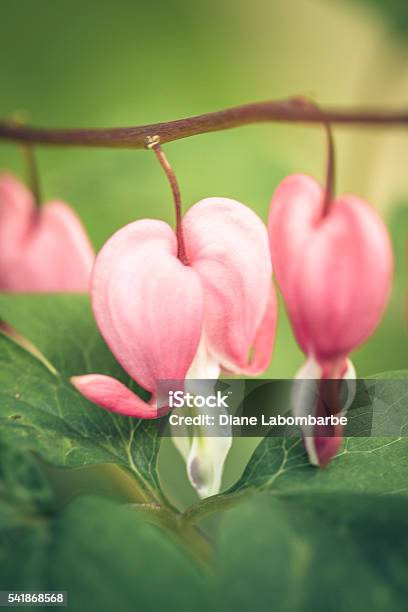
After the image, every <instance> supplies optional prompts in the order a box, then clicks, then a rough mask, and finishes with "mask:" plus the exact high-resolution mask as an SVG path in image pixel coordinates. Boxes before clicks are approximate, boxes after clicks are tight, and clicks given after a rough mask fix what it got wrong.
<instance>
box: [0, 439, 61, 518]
mask: <svg viewBox="0 0 408 612" xmlns="http://www.w3.org/2000/svg"><path fill="white" fill-rule="evenodd" d="M53 508H54V497H53V493H52V491H51V488H50V486H49V483H48V481H47V479H46V478H45V477H44V475H43V473H42V471H41V470H40V468H39V465H38V461H37V460H36V458H35V457H34V456H33V455H32V453H27V452H25V453H22V452H21V451H18V450H16V449H15V448H12V447H11V446H9V445H7V444H5V443H4V441H3V440H2V439H0V530H4V529H5V528H6V527H7V528H10V526H14V525H19V524H22V523H23V524H24V523H26V522H27V521H28V522H30V521H31V520H33V519H35V517H36V516H38V515H40V514H47V513H49V512H50V511H51V510H52V509H53Z"/></svg>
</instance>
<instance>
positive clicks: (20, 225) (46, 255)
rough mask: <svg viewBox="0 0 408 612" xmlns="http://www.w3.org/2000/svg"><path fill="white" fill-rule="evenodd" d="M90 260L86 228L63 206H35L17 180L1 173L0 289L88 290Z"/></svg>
mask: <svg viewBox="0 0 408 612" xmlns="http://www.w3.org/2000/svg"><path fill="white" fill-rule="evenodd" d="M93 262H94V253H93V250H92V247H91V245H90V242H89V240H88V238H87V236H86V233H85V231H84V228H83V227H82V225H81V222H80V220H79V219H78V217H77V216H76V214H75V213H74V211H73V210H72V209H71V208H70V207H69V206H68V205H67V204H65V203H64V202H59V201H55V202H49V203H48V204H45V205H44V206H43V207H41V208H40V209H37V208H36V206H35V203H34V198H33V196H32V194H31V193H30V191H29V190H28V189H27V188H26V187H25V186H24V185H23V184H22V183H21V182H20V181H19V180H17V179H16V178H14V177H13V176H11V175H8V174H1V175H0V291H6V292H19V293H31V292H62V291H80V292H87V291H88V290H89V280H90V274H91V270H92V265H93Z"/></svg>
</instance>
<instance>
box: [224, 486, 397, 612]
mask: <svg viewBox="0 0 408 612" xmlns="http://www.w3.org/2000/svg"><path fill="white" fill-rule="evenodd" d="M219 533H220V542H219V545H218V566H217V569H216V576H218V577H219V578H218V597H219V598H223V600H224V606H223V607H222V609H223V610H226V611H230V610H231V611H234V612H241V611H242V612H244V611H245V612H246V611H247V610H256V611H257V612H263V611H265V612H266V611H268V612H269V610H279V612H302V611H304V612H307V611H311V612H312V611H313V612H320V611H322V612H331V611H333V612H335V611H336V612H337V611H343V610H344V611H347V610H350V611H354V610H356V611H357V610H358V611H360V610H372V611H376V612H377V611H378V612H379V611H384V612H385V611H386V610H393V612H394V611H398V610H401V611H402V610H405V609H406V601H407V596H408V584H407V581H406V575H407V571H408V561H407V555H406V551H407V547H408V500H407V498H405V497H400V496H395V497H386V498H385V497H383V498H381V497H378V496H372V495H363V496H361V495H353V494H347V495H337V494H303V495H293V496H289V497H285V498H280V497H276V496H272V495H271V494H265V495H256V496H254V497H253V498H251V500H250V501H249V502H247V503H245V504H242V505H240V506H238V507H236V508H233V509H232V510H230V511H229V512H227V513H225V514H224V516H223V518H222V522H221V525H220V530H219ZM243 534H245V536H244V545H243ZM238 577H239V579H237V578H238Z"/></svg>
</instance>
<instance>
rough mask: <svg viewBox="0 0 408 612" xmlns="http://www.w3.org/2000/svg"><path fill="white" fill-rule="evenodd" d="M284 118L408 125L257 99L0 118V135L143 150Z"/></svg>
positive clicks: (398, 119)
mask: <svg viewBox="0 0 408 612" xmlns="http://www.w3.org/2000/svg"><path fill="white" fill-rule="evenodd" d="M270 121H281V122H288V123H312V124H313V123H314V124H319V123H320V124H321V123H322V122H323V123H330V124H332V125H334V124H337V125H348V126H351V125H360V126H383V127H385V126H406V127H408V110H406V109H401V110H382V109H369V108H361V109H354V108H353V109H341V108H319V109H317V108H313V107H311V106H307V105H305V104H304V101H303V100H302V99H300V98H291V99H288V100H284V101H272V102H257V103H254V104H245V105H243V106H236V107H235V108H229V109H226V110H222V111H218V112H215V113H207V114H205V115H198V116H195V117H189V118H187V119H179V120H177V121H169V122H167V123H155V124H152V125H140V126H135V127H126V128H111V129H67V130H64V129H47V128H34V127H29V126H27V125H16V124H15V123H13V122H12V121H2V122H0V140H9V141H14V142H27V143H32V144H44V145H71V146H88V147H107V148H122V149H126V148H127V149H143V148H145V146H146V144H145V139H146V138H147V137H149V136H153V135H157V136H159V137H160V142H161V143H162V144H164V143H166V142H171V141H172V140H177V139H179V138H186V137H188V136H195V135H196V134H205V133H207V132H216V131H219V130H227V129H230V128H234V127H238V126H242V125H249V124H251V123H266V122H270Z"/></svg>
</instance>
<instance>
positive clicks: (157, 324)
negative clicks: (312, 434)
mask: <svg viewBox="0 0 408 612" xmlns="http://www.w3.org/2000/svg"><path fill="white" fill-rule="evenodd" d="M183 234H184V243H185V250H186V255H187V260H188V264H189V265H184V264H183V263H182V262H181V261H180V260H179V259H178V258H177V238H176V235H175V233H174V231H173V230H172V229H171V228H170V227H169V226H168V225H167V224H166V223H164V222H162V221H158V220H150V219H146V220H139V221H135V222H134V223H131V224H129V225H127V226H126V227H124V228H122V229H121V230H119V231H118V232H117V233H116V234H114V235H113V236H112V237H111V238H110V239H109V240H108V241H107V243H106V244H105V245H104V247H103V248H102V250H101V252H100V253H99V255H98V256H97V259H96V263H95V267H94V271H93V274H92V281H91V296H92V305H93V310H94V314H95V318H96V322H97V325H98V327H99V329H100V331H101V333H102V336H103V337H104V339H105V341H106V342H107V344H108V346H109V347H110V349H111V351H112V353H113V354H114V355H115V357H116V359H117V360H118V361H119V363H120V364H121V365H122V367H123V368H124V370H126V372H127V373H128V374H129V375H130V376H131V377H132V378H133V379H134V380H136V381H137V382H138V384H139V385H140V386H142V387H143V388H144V389H145V390H147V391H149V392H150V393H151V399H150V400H149V401H148V402H145V401H143V400H142V399H140V398H139V397H138V396H137V395H136V394H134V393H133V392H132V391H131V390H130V389H129V388H128V387H126V386H125V385H123V384H122V383H121V382H119V381H118V380H115V379H113V378H111V377H109V376H105V375H101V374H88V375H84V376H76V377H74V378H73V379H72V382H73V384H74V385H75V386H76V387H77V389H79V391H80V392H81V393H82V394H83V395H84V396H85V397H87V398H88V399H89V400H91V401H93V402H94V403H96V404H98V405H99V406H101V407H103V408H106V409H107V410H110V411H113V412H118V413H121V414H125V415H129V416H133V417H138V418H156V417H158V416H160V415H161V414H163V413H164V412H167V411H168V406H167V405H164V406H158V405H157V392H158V388H157V385H158V382H159V381H160V380H168V379H172V380H184V379H186V378H188V377H194V378H216V377H218V374H219V372H220V369H223V370H226V371H228V372H233V373H254V374H255V373H259V372H261V371H263V370H264V369H266V367H267V366H268V363H269V361H270V357H271V353H272V347H273V339H274V333H275V324H276V313H277V311H276V298H275V292H274V288H273V285H272V279H271V272H272V270H271V263H270V255H269V248H268V237H267V232H266V228H265V226H264V225H263V223H262V222H261V221H260V219H259V218H258V217H257V216H256V215H255V213H254V212H252V211H251V210H250V209H249V208H247V207H246V206H244V205H243V204H240V203H239V202H236V201H233V200H229V199H222V198H209V199H206V200H202V201H201V202H198V203H197V204H195V205H194V206H193V207H192V208H191V209H190V210H189V211H188V212H187V214H186V215H185V217H184V219H183ZM251 349H252V359H251V360H250V359H249V352H250V350H251Z"/></svg>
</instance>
